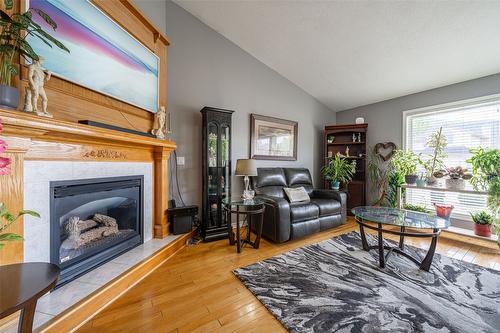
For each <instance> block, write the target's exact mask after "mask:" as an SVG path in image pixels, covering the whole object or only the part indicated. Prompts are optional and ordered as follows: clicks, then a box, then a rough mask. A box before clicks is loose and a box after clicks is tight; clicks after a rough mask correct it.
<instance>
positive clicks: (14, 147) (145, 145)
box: [0, 109, 176, 264]
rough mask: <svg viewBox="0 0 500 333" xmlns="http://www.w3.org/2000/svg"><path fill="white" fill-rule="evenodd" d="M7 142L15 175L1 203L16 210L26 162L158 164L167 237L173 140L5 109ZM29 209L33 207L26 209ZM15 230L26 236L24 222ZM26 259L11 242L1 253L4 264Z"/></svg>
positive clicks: (160, 225) (158, 210)
mask: <svg viewBox="0 0 500 333" xmlns="http://www.w3.org/2000/svg"><path fill="white" fill-rule="evenodd" d="M0 119H1V121H2V123H3V127H4V131H3V132H2V133H1V136H2V138H4V140H6V141H7V144H8V150H7V153H6V155H7V156H8V157H10V158H11V159H12V166H11V168H12V172H11V175H8V176H2V177H0V202H5V203H6V204H7V205H8V207H9V208H10V210H11V211H13V212H16V211H17V210H20V209H23V208H24V207H23V200H24V195H23V190H24V180H23V169H24V161H25V160H51V161H64V160H66V161H94V162H95V161H103V162H104V161H107V162H109V161H112V162H151V163H153V183H154V192H153V193H154V196H153V198H154V199H153V200H154V204H153V224H154V225H153V230H154V237H155V238H163V237H165V236H166V235H167V234H168V221H167V215H166V213H165V212H166V209H167V208H168V159H169V157H170V153H171V152H172V151H173V150H175V148H176V144H175V142H172V141H165V140H159V139H155V138H151V137H146V136H141V135H137V134H129V133H124V132H120V131H115V130H109V129H103V128H97V127H92V126H88V125H82V124H78V123H74V122H69V121H64V120H56V119H50V118H43V117H38V116H36V115H32V114H27V113H24V112H22V111H9V110H3V109H0ZM26 208H29V207H26ZM11 228H12V229H11V230H10V232H15V233H18V234H21V235H22V234H23V223H21V222H20V223H16V224H14V225H13V226H12V227H11ZM22 260H23V249H22V242H15V243H14V242H13V243H11V244H8V245H7V246H6V247H5V248H4V249H3V250H2V252H0V264H6V263H12V262H20V261H22Z"/></svg>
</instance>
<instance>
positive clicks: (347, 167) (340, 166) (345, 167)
mask: <svg viewBox="0 0 500 333" xmlns="http://www.w3.org/2000/svg"><path fill="white" fill-rule="evenodd" d="M355 171H356V166H355V165H354V164H353V163H352V162H350V161H349V160H348V159H347V158H345V157H342V156H341V155H340V154H338V153H337V155H335V156H334V157H333V158H331V159H330V160H329V161H328V163H327V164H326V165H325V166H324V167H323V168H322V169H321V173H322V174H323V175H324V176H325V178H326V179H327V180H329V181H331V182H332V188H333V189H339V186H340V183H348V182H350V181H351V180H352V176H353V175H354V173H355Z"/></svg>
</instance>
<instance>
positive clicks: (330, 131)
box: [324, 124, 368, 215]
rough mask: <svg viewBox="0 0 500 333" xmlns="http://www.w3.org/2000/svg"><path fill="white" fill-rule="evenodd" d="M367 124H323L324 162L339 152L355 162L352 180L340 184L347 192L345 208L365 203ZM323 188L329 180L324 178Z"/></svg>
mask: <svg viewBox="0 0 500 333" xmlns="http://www.w3.org/2000/svg"><path fill="white" fill-rule="evenodd" d="M367 131H368V124H359V125H333V126H325V133H324V145H325V148H324V152H325V158H324V160H325V164H326V163H328V160H329V159H330V158H332V157H334V156H335V155H336V154H337V153H340V154H342V155H344V156H346V158H348V159H350V160H352V161H355V162H356V173H355V174H354V176H353V179H352V182H350V183H349V184H347V186H346V185H345V184H342V185H341V186H342V188H341V189H342V190H344V191H346V192H347V193H348V196H347V210H348V213H349V214H350V215H351V209H352V208H354V207H357V206H365V205H366V176H367V175H366V168H367V165H366V135H367ZM324 186H325V188H330V182H328V181H326V180H324Z"/></svg>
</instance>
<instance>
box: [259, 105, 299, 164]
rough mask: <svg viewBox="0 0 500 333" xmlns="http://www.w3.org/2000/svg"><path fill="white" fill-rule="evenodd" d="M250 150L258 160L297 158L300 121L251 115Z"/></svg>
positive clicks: (294, 159) (290, 159) (293, 159)
mask: <svg viewBox="0 0 500 333" xmlns="http://www.w3.org/2000/svg"><path fill="white" fill-rule="evenodd" d="M250 122H251V126H250V151H251V158H253V159H256V160H280V161H296V160H297V139H298V123H297V122H296V121H291V120H285V119H279V118H274V117H268V116H261V115H258V114H253V113H252V114H251V115H250Z"/></svg>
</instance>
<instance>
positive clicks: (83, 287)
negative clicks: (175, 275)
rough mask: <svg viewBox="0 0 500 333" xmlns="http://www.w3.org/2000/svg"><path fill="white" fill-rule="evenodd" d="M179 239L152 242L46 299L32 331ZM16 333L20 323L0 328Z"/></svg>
mask: <svg viewBox="0 0 500 333" xmlns="http://www.w3.org/2000/svg"><path fill="white" fill-rule="evenodd" d="M180 236H181V235H169V236H167V237H166V238H164V239H151V240H149V241H147V242H145V243H144V244H142V245H139V246H138V247H136V248H134V249H132V250H130V251H128V252H126V253H124V254H122V255H121V256H118V257H116V258H115V259H113V260H111V261H109V262H107V263H105V264H104V265H102V266H100V267H98V268H96V269H94V270H93V271H90V272H88V273H87V274H84V275H83V276H81V277H79V278H77V279H76V280H73V281H71V282H70V283H68V284H66V285H64V286H62V287H61V288H59V289H57V290H55V291H53V292H51V293H49V294H47V295H45V296H43V297H42V298H40V300H39V301H38V303H37V307H36V313H35V319H34V323H33V329H34V330H35V329H36V328H38V327H40V326H41V325H43V324H45V323H46V322H47V321H49V320H51V319H52V318H54V317H55V316H57V315H58V314H60V313H61V312H63V311H64V310H66V309H67V308H69V307H71V306H72V305H74V304H76V303H78V302H79V301H81V300H82V299H83V298H85V297H87V296H88V295H90V294H91V293H92V292H94V291H96V290H97V289H99V288H101V287H103V286H104V285H106V284H107V283H108V282H110V281H111V280H113V279H114V278H116V277H117V276H119V275H120V274H122V273H123V272H125V271H126V270H128V269H129V268H131V267H133V266H135V265H136V264H138V263H139V262H141V261H142V260H144V259H146V258H148V257H149V256H151V255H152V254H154V253H155V252H156V251H158V250H160V249H161V248H163V247H165V246H167V245H168V244H169V243H171V242H173V241H174V240H175V239H177V238H178V237H180ZM15 332H17V321H16V322H15V323H13V324H12V325H10V326H8V327H5V328H3V329H0V333H15Z"/></svg>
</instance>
